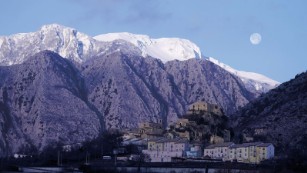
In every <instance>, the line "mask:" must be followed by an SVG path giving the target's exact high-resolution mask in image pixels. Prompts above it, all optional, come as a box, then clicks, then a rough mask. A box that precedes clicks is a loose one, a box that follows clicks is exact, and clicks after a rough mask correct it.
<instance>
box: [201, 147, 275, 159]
mask: <svg viewBox="0 0 307 173" xmlns="http://www.w3.org/2000/svg"><path fill="white" fill-rule="evenodd" d="M204 157H209V158H211V159H221V160H223V161H231V162H233V161H237V162H244V163H260V162H261V161H263V160H267V159H272V158H273V157H274V146H273V144H271V143H262V142H253V143H243V144H234V143H232V142H226V143H221V144H214V145H210V146H208V147H206V148H205V149H204Z"/></svg>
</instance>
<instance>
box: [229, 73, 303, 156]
mask: <svg viewBox="0 0 307 173" xmlns="http://www.w3.org/2000/svg"><path fill="white" fill-rule="evenodd" d="M233 123H234V127H235V128H236V131H237V133H238V134H241V133H244V134H246V135H248V136H252V137H254V138H255V139H256V140H258V139H259V140H265V141H268V142H272V143H273V144H274V145H275V147H277V151H278V152H277V154H291V152H290V151H291V150H293V149H299V150H301V151H300V152H303V149H304V148H306V145H307V73H306V72H305V73H302V74H299V75H297V76H296V77H295V79H292V80H290V81H288V82H286V83H283V84H281V85H280V86H279V87H277V88H275V89H273V90H271V91H269V92H268V93H267V94H263V95H261V96H260V97H259V98H257V99H256V100H254V101H252V102H250V103H249V104H248V105H246V106H245V107H244V108H243V109H241V110H240V111H239V112H238V113H237V114H235V117H234V119H233ZM292 154H293V153H292ZM296 154H302V153H296ZM305 156H307V154H306V153H305Z"/></svg>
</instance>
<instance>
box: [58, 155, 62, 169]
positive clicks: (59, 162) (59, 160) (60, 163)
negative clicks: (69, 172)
mask: <svg viewBox="0 0 307 173" xmlns="http://www.w3.org/2000/svg"><path fill="white" fill-rule="evenodd" d="M61 160H62V158H61V152H60V151H58V166H62V161H61Z"/></svg>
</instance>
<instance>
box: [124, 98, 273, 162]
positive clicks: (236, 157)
mask: <svg viewBox="0 0 307 173" xmlns="http://www.w3.org/2000/svg"><path fill="white" fill-rule="evenodd" d="M225 118H226V117H225V115H224V113H223V110H222V109H221V108H219V107H218V106H217V105H213V104H209V103H205V102H196V103H193V104H192V105H190V106H189V109H188V111H187V115H185V116H183V117H182V118H179V119H178V121H177V122H175V123H173V124H171V125H170V126H169V127H167V128H166V130H164V128H163V124H162V120H161V119H158V120H157V121H156V122H144V123H140V124H139V127H138V128H137V129H130V130H127V131H126V132H125V133H124V137H123V138H124V140H123V145H129V144H133V145H137V146H139V148H141V149H142V154H144V155H146V156H147V157H146V159H145V161H146V162H178V161H184V160H189V159H190V160H206V161H221V162H222V161H223V162H227V161H230V162H242V163H252V164H259V163H261V162H262V161H264V160H268V159H272V158H273V157H274V154H275V153H274V145H273V144H271V143H264V142H261V141H257V142H246V143H241V144H235V143H234V142H231V141H230V140H231V134H230V133H231V132H230V130H229V129H227V128H226V126H225V121H224V120H225ZM246 141H248V139H246Z"/></svg>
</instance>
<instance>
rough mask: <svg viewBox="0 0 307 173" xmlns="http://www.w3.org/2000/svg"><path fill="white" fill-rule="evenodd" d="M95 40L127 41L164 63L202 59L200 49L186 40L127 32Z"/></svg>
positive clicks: (143, 52)
mask: <svg viewBox="0 0 307 173" xmlns="http://www.w3.org/2000/svg"><path fill="white" fill-rule="evenodd" d="M94 39H96V40H99V41H104V42H112V41H115V40H125V41H128V42H130V43H132V44H133V45H135V46H137V47H138V48H139V49H140V50H141V51H142V55H143V56H152V57H155V58H158V59H161V60H162V62H167V61H171V60H180V61H184V60H188V59H191V58H200V57H201V51H200V49H199V47H198V46H197V45H196V44H195V43H192V42H191V41H189V40H186V39H180V38H159V39H153V38H150V37H149V36H147V35H137V34H131V33H127V32H122V33H109V34H102V35H98V36H95V37H94Z"/></svg>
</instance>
